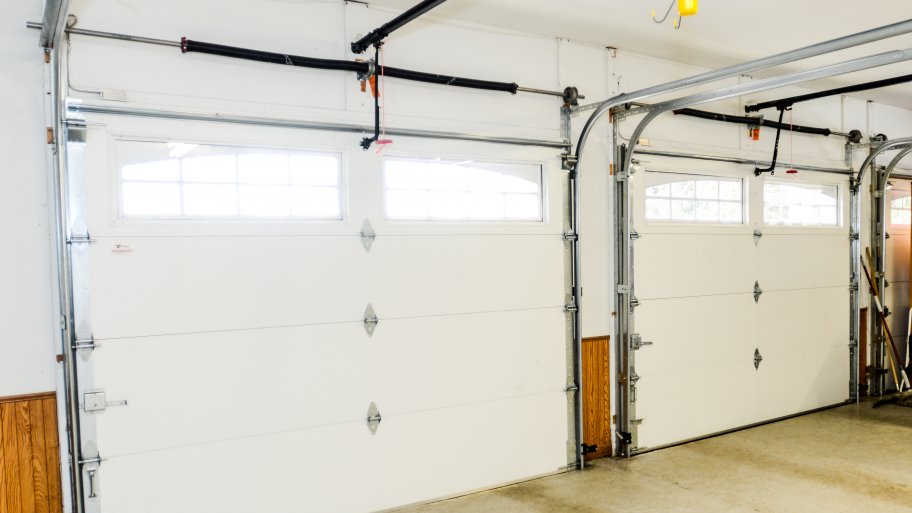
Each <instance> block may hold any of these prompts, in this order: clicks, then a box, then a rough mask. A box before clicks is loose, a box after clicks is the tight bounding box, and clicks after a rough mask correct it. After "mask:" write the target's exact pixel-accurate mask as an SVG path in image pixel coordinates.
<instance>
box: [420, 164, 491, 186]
mask: <svg viewBox="0 0 912 513" xmlns="http://www.w3.org/2000/svg"><path fill="white" fill-rule="evenodd" d="M498 178H500V176H499V175H498ZM427 180H428V189H430V190H432V191H463V192H464V191H465V190H466V170H465V168H464V167H460V166H448V165H440V164H431V165H429V166H428V173H427ZM502 189H503V188H502V187H501V188H499V189H497V190H502Z"/></svg>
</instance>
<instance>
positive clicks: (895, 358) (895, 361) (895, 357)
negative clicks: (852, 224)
mask: <svg viewBox="0 0 912 513" xmlns="http://www.w3.org/2000/svg"><path fill="white" fill-rule="evenodd" d="M865 250H866V254H867V257H868V262H865V261H864V260H862V262H861V267H862V269H864V273H865V278H867V279H868V287H869V288H870V290H871V293H872V294H873V295H874V304H875V305H876V306H877V314H878V316H879V317H880V322H881V324H882V325H883V328H884V333H886V335H887V340H889V342H890V344H889V349H888V351H887V354H888V355H889V356H890V364H891V366H892V367H893V380H894V381H895V382H896V386H897V387H899V391H900V392H902V387H903V383H905V385H906V386H907V387H909V388H912V383H910V382H909V376H907V375H906V371H905V369H903V368H902V367H901V366H900V363H899V361H900V357H899V349H897V347H896V341H895V340H893V333H892V332H891V331H890V326H888V325H887V316H886V312H885V311H884V308H883V303H881V301H880V291H879V290H878V289H877V284H876V283H875V282H874V279H873V278H872V277H871V276H872V275H871V272H870V271H869V270H868V264H873V260H874V259H873V258H872V256H871V248H865ZM873 268H874V266H873V265H871V269H873ZM897 369H898V370H899V373H900V374H901V375H902V383H900V381H899V379H898V378H899V377H898V376H897V374H896V371H897Z"/></svg>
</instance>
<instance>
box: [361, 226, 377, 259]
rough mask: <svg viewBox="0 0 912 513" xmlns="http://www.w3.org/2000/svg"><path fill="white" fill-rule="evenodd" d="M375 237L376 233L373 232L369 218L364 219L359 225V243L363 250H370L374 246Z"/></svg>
mask: <svg viewBox="0 0 912 513" xmlns="http://www.w3.org/2000/svg"><path fill="white" fill-rule="evenodd" d="M376 238H377V233H376V232H374V228H373V227H372V226H371V224H370V220H368V219H365V220H364V224H362V225H361V245H362V246H364V251H367V252H370V250H371V248H372V247H373V246H374V239H376Z"/></svg>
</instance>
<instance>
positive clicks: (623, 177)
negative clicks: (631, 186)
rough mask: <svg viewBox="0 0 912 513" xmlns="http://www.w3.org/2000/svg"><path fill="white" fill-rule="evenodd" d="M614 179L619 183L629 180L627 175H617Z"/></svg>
mask: <svg viewBox="0 0 912 513" xmlns="http://www.w3.org/2000/svg"><path fill="white" fill-rule="evenodd" d="M614 179H615V180H617V181H619V182H623V181H625V180H627V173H617V174H616V175H614Z"/></svg>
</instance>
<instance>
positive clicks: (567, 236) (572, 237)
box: [562, 230, 579, 242]
mask: <svg viewBox="0 0 912 513" xmlns="http://www.w3.org/2000/svg"><path fill="white" fill-rule="evenodd" d="M562 237H563V239H564V240H566V241H570V242H576V241H578V240H579V235H577V234H576V233H574V232H573V231H572V230H567V231H566V232H564V235H563V236H562Z"/></svg>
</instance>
